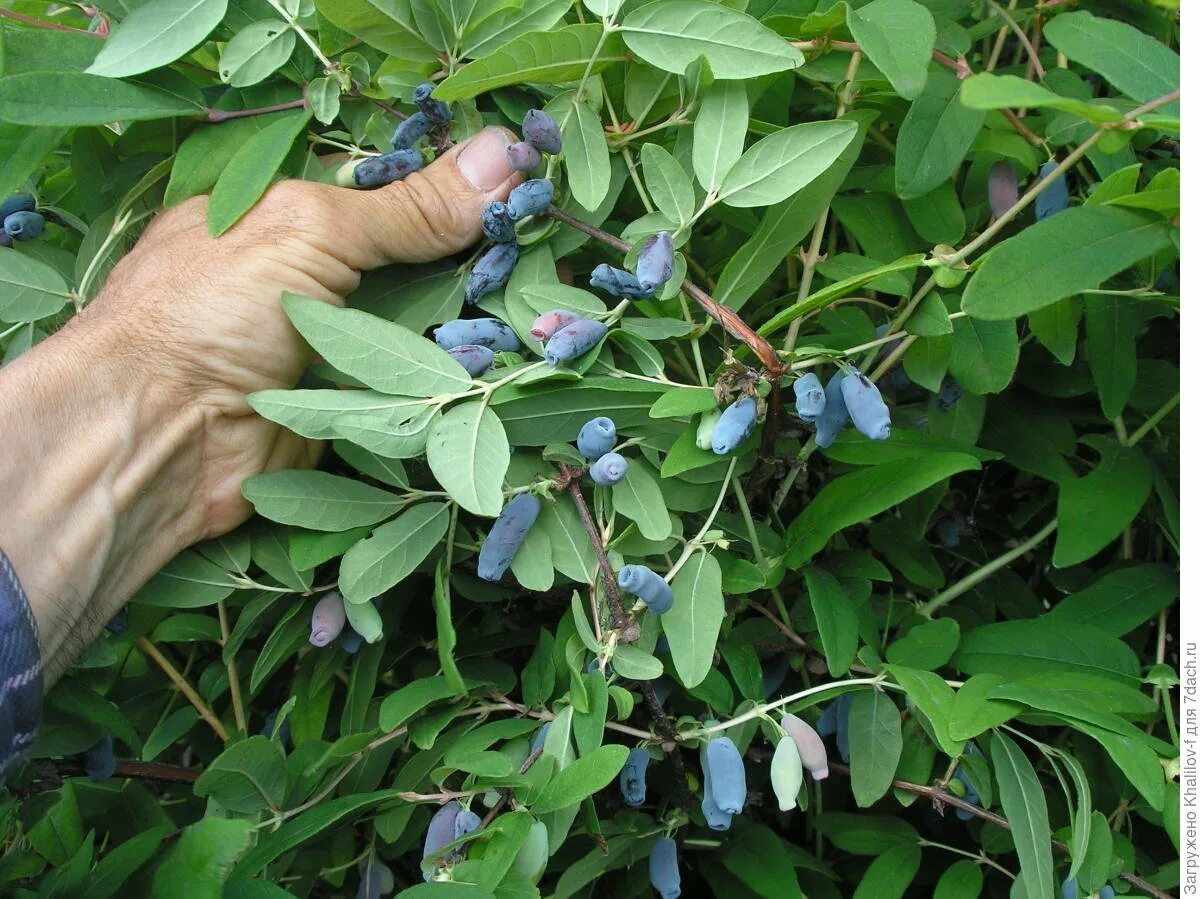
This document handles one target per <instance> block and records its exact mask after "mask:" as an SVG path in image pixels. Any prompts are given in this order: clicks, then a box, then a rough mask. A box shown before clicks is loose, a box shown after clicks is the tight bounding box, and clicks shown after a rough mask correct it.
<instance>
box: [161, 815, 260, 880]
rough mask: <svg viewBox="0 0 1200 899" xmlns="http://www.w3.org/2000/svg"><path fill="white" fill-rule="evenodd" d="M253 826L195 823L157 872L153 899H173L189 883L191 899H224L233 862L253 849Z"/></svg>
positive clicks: (211, 821) (238, 822)
mask: <svg viewBox="0 0 1200 899" xmlns="http://www.w3.org/2000/svg"><path fill="white" fill-rule="evenodd" d="M253 839H254V823H253V822H251V821H242V820H238V819H234V818H204V819H203V820H201V821H198V822H196V823H195V824H192V825H191V826H190V827H188V828H187V829H186V830H184V832H183V835H182V836H181V837H180V838H179V840H178V842H176V843H175V845H174V846H173V847H172V848H171V851H170V852H169V853H168V854H167V857H166V858H165V859H164V860H163V862H162V864H161V865H159V867H158V869H157V870H156V871H155V872H154V886H153V888H152V890H151V893H150V895H151V896H152V897H153V899H173V897H177V896H178V895H179V892H180V884H187V894H188V897H189V899H193V897H194V899H221V894H222V892H223V891H224V887H225V881H226V880H228V879H229V875H230V873H231V872H232V871H233V865H234V862H236V861H237V859H238V857H239V856H240V855H241V854H242V853H243V852H245V851H246V850H247V849H249V848H250V843H251V842H252V841H253Z"/></svg>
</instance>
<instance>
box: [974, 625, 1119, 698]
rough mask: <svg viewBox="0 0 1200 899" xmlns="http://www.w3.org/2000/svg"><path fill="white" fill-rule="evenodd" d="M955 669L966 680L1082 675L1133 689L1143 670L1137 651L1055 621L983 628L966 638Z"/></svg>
mask: <svg viewBox="0 0 1200 899" xmlns="http://www.w3.org/2000/svg"><path fill="white" fill-rule="evenodd" d="M953 664H954V666H955V667H956V668H958V670H959V671H963V672H966V673H967V674H984V673H988V674H1003V675H1005V676H1007V677H1009V678H1019V677H1023V676H1028V675H1036V674H1041V675H1047V676H1051V677H1052V676H1054V675H1055V674H1057V673H1059V672H1068V671H1069V672H1078V673H1080V674H1091V675H1099V676H1101V677H1109V678H1115V679H1117V680H1118V681H1124V682H1125V683H1129V682H1130V679H1136V678H1137V677H1138V674H1139V671H1140V670H1141V666H1140V664H1139V662H1138V659H1137V656H1136V655H1135V654H1134V652H1133V650H1132V649H1130V648H1129V647H1128V646H1127V645H1126V644H1124V643H1122V642H1121V641H1120V640H1117V639H1116V638H1115V637H1111V636H1109V635H1108V634H1106V633H1104V632H1103V631H1099V630H1096V629H1095V628H1093V627H1089V626H1087V625H1085V624H1075V623H1073V622H1059V621H1055V620H1053V619H1051V618H1026V619H1019V620H1016V621H1001V622H997V623H995V624H985V625H981V626H980V627H977V628H974V629H973V630H969V631H967V632H966V633H965V634H963V637H962V640H961V641H960V643H959V646H958V652H957V653H955V655H954V659H953Z"/></svg>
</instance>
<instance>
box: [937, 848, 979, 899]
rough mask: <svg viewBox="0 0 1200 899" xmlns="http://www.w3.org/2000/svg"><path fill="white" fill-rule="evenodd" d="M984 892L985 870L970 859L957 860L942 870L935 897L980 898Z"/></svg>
mask: <svg viewBox="0 0 1200 899" xmlns="http://www.w3.org/2000/svg"><path fill="white" fill-rule="evenodd" d="M982 892H983V871H982V870H981V868H980V866H979V865H978V864H977V863H976V862H974V861H971V860H970V859H965V858H964V859H961V860H960V861H956V862H955V863H954V864H952V865H951V866H950V867H949V868H947V869H946V870H945V871H943V872H942V876H941V877H940V878H938V882H937V887H936V888H935V889H934V891H933V899H979V894H980V893H982Z"/></svg>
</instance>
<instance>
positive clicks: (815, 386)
mask: <svg viewBox="0 0 1200 899" xmlns="http://www.w3.org/2000/svg"><path fill="white" fill-rule="evenodd" d="M792 390H794V391H795V393H796V414H797V415H798V416H800V419H801V420H802V421H816V420H817V416H818V415H820V414H821V413H822V412H824V411H825V388H824V387H822V386H821V379H820V378H818V377H817V375H816V372H811V371H810V372H805V373H804V374H803V375H801V376H800V377H798V378H797V379H796V383H795V384H793V385H792Z"/></svg>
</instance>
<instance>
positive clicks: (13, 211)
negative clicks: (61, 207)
mask: <svg viewBox="0 0 1200 899" xmlns="http://www.w3.org/2000/svg"><path fill="white" fill-rule="evenodd" d="M0 222H3V230H0V247H11V246H12V245H13V241H14V240H33V239H34V238H35V237H37V236H38V235H39V234H41V233H42V231H43V230H45V228H46V217H45V216H44V215H42V213H40V212H38V211H37V201H36V200H34V198H33V196H32V195H31V194H14V195H13V196H11V197H9V198H8V199H7V200H5V201H4V202H3V203H0Z"/></svg>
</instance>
